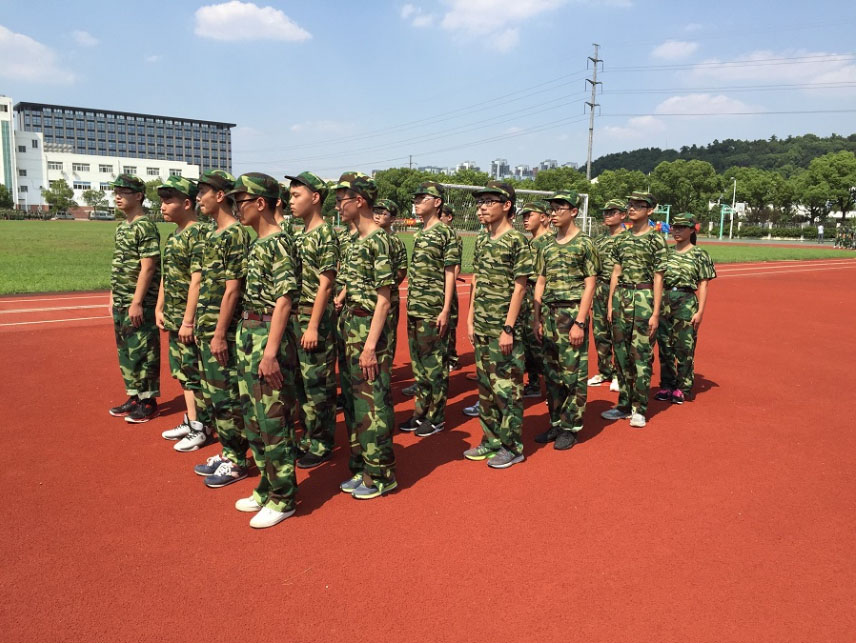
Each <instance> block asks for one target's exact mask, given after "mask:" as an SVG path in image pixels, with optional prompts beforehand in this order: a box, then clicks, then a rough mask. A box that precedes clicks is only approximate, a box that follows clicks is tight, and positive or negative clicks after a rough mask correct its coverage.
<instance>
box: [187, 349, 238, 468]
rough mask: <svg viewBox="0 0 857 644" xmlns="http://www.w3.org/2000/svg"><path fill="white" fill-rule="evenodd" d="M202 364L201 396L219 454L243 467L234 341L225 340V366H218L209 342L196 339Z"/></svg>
mask: <svg viewBox="0 0 857 644" xmlns="http://www.w3.org/2000/svg"><path fill="white" fill-rule="evenodd" d="M198 342H199V355H200V360H201V364H202V393H203V397H204V398H205V404H206V406H207V407H208V409H209V413H210V414H211V415H212V417H213V418H214V427H215V429H216V430H217V438H218V440H219V441H220V445H221V447H222V451H223V455H224V456H225V457H226V458H228V459H229V460H230V461H232V462H233V463H235V464H236V465H238V466H240V467H247V464H248V463H247V448H248V447H249V445H248V444H247V438H246V437H245V435H244V414H243V413H242V411H241V392H240V390H239V388H238V362H237V357H236V355H235V349H236V346H235V341H234V340H232V341H230V340H227V341H226V346H227V350H228V355H227V358H226V364H225V365H224V366H220V363H219V362H217V360H216V359H215V357H214V356H213V355H212V353H211V344H210V343H211V340H210V339H208V340H198Z"/></svg>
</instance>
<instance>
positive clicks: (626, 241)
mask: <svg viewBox="0 0 857 644" xmlns="http://www.w3.org/2000/svg"><path fill="white" fill-rule="evenodd" d="M655 205H656V204H655V198H654V196H652V194H651V193H648V192H633V193H631V195H630V196H629V197H628V218H629V220H630V223H631V228H629V229H628V230H626V231H624V232H623V233H621V234H620V235H617V237H616V241H615V243H614V244H613V248H612V249H610V259H611V260H612V261H613V262H614V263H615V265H614V266H613V273H612V274H611V276H610V296H609V299H608V306H609V308H608V311H607V317H608V318H609V319H610V321H611V323H612V331H613V353H614V355H615V356H616V367H617V369H618V371H619V402H618V404H617V405H616V406H615V407H612V408H611V409H608V410H607V411H604V412H602V413H601V416H602V417H603V418H606V419H607V420H619V419H621V418H630V419H631V423H630V425H631V427H645V426H646V409H647V408H648V404H649V385H650V384H651V380H652V358H653V352H652V348H653V346H652V343H653V342H654V339H655V333H656V332H657V329H658V320H659V318H660V310H661V296H662V293H663V280H662V275H661V274H660V273H657V272H656V271H655V269H656V268H657V266H658V265H659V263H660V262H661V261H662V260H663V259H664V258H665V257H666V252H667V243H666V240H665V239H664V236H663V235H662V234H661V233H659V232H658V231H657V230H655V229H654V228H653V227H652V226H650V225H649V218H650V217H651V215H652V213H653V212H654V209H655Z"/></svg>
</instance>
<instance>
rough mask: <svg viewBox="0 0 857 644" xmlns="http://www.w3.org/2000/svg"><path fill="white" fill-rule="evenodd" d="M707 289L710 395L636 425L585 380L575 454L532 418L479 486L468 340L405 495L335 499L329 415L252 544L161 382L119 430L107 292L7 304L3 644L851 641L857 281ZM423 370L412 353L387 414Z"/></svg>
mask: <svg viewBox="0 0 857 644" xmlns="http://www.w3.org/2000/svg"><path fill="white" fill-rule="evenodd" d="M59 223H60V224H61V225H62V224H64V223H65V222H59ZM70 225H71V226H81V227H88V225H85V224H73V223H72V224H70ZM0 230H3V229H2V228H0ZM4 232H5V231H4ZM0 236H4V235H2V234H0ZM4 243H8V240H6V239H4ZM711 249H712V250H714V246H712V247H711ZM5 254H6V253H5V251H2V252H0V257H2V256H5ZM75 266H77V264H75ZM718 273H719V277H718V279H717V280H715V281H714V282H713V283H712V285H711V289H710V299H709V305H708V307H707V309H706V317H705V323H704V324H703V327H702V329H701V339H700V345H699V349H698V352H697V374H698V376H697V385H696V390H697V397H696V400H695V401H693V402H691V403H688V404H685V405H682V406H674V405H669V404H667V403H659V402H652V403H651V405H650V408H649V414H650V420H649V423H648V426H647V427H646V428H645V429H642V430H634V429H630V428H629V427H628V424H627V422H622V421H620V422H616V423H612V424H611V423H608V422H607V421H604V420H602V419H601V418H600V415H599V413H600V412H601V411H604V410H605V409H607V408H608V407H609V406H610V405H612V404H613V403H614V402H615V396H616V395H615V394H611V393H610V392H609V391H608V390H607V388H606V387H599V388H592V389H590V390H589V392H590V398H589V405H588V408H587V412H586V416H585V422H586V425H585V429H584V431H583V432H582V437H583V442H582V443H581V444H579V445H577V446H576V447H575V448H574V449H572V450H570V451H568V452H557V451H555V450H553V449H551V447H550V446H549V445H548V446H543V445H537V444H535V443H534V442H533V440H532V439H533V436H534V435H535V434H537V433H539V432H541V431H543V430H544V428H545V426H546V422H547V410H546V407H545V406H544V404H543V403H542V402H541V401H539V400H534V399H526V411H525V420H524V441H525V453H526V456H527V460H526V462H525V463H523V464H521V465H516V466H515V467H513V468H511V469H508V470H492V469H490V468H488V467H487V466H485V464H484V463H478V462H477V463H474V462H470V461H466V460H465V459H464V458H463V457H462V456H461V452H462V450H464V449H466V448H467V447H469V446H471V445H474V444H475V443H476V442H477V441H478V438H479V435H480V429H479V425H478V421H477V420H475V419H470V418H467V417H465V416H463V415H462V414H461V409H462V407H464V406H465V405H469V404H471V403H472V402H473V401H474V397H475V394H474V383H473V382H472V381H470V380H468V379H467V378H466V375H467V374H468V373H471V372H472V371H473V354H472V349H471V348H470V346H469V344H468V343H467V340H466V339H465V338H464V336H463V333H461V334H460V337H459V349H460V351H461V353H462V358H463V364H464V367H463V369H461V370H459V371H457V372H455V373H454V374H453V376H452V379H451V385H450V394H451V395H450V404H449V408H448V409H447V417H446V419H447V428H448V429H447V430H446V431H444V432H442V433H440V434H436V435H434V436H431V437H429V438H426V439H419V438H416V437H415V436H412V435H403V434H397V435H396V436H395V438H394V440H395V446H396V457H397V461H398V472H399V482H400V487H399V489H398V490H397V491H396V492H395V493H393V494H391V495H390V496H387V497H384V498H382V499H379V500H375V501H369V502H360V501H355V500H354V499H352V498H350V497H348V496H347V495H344V494H341V493H339V492H338V488H337V485H338V483H339V482H340V481H342V480H344V479H346V478H347V477H348V476H349V472H348V468H347V455H346V454H345V450H344V449H343V448H342V447H341V446H342V445H343V444H344V442H345V441H344V428H343V426H342V416H341V414H340V415H339V425H338V427H337V431H338V432H339V434H338V436H337V439H338V444H339V445H340V447H339V448H338V449H337V451H336V453H335V457H334V459H333V460H332V461H331V462H328V463H326V464H324V465H322V466H321V467H319V468H317V469H314V470H311V471H309V472H307V471H305V470H299V472H298V481H299V484H300V488H299V491H298V497H299V506H298V512H297V514H296V515H295V516H294V517H292V518H290V519H288V520H287V521H285V522H284V523H282V524H281V525H279V526H277V527H275V528H272V529H269V530H263V531H254V530H252V529H251V528H249V527H248V525H247V521H248V515H245V514H241V513H239V512H236V511H235V510H234V509H233V503H234V501H235V500H236V499H237V498H239V497H242V496H247V495H248V494H249V492H250V490H251V489H252V487H253V486H254V485H255V483H256V480H255V479H254V478H250V479H249V480H245V481H241V482H238V483H236V484H234V485H232V486H229V487H226V488H222V489H220V490H212V489H208V488H206V487H205V486H204V485H202V481H201V479H200V478H199V477H197V476H195V475H194V474H193V472H192V466H193V465H194V464H196V463H199V462H201V461H203V460H204V459H205V458H206V457H208V456H210V455H213V454H215V453H216V451H217V447H216V446H214V445H212V446H208V447H206V448H203V449H202V450H201V451H199V452H196V453H191V454H179V453H176V452H174V451H173V450H172V449H171V448H172V444H171V443H168V442H166V441H164V440H163V439H161V438H160V432H161V431H162V430H163V429H166V428H169V427H173V426H174V425H175V424H176V423H177V421H178V420H179V419H180V417H181V411H180V410H181V405H182V401H181V395H180V390H179V388H178V387H177V386H176V384H175V382H174V381H171V380H169V379H167V378H166V377H164V378H163V379H162V385H163V386H162V389H163V393H164V395H163V397H162V399H161V401H162V403H163V407H162V409H163V414H162V416H161V417H160V418H158V419H156V420H154V421H152V422H150V423H148V424H145V425H139V426H133V425H129V424H126V423H124V422H123V421H122V420H121V419H115V418H112V417H110V416H109V415H108V414H107V408H108V407H109V406H110V405H112V404H115V403H116V402H117V401H121V400H124V395H123V390H122V386H121V379H120V377H119V371H118V368H117V365H116V357H115V349H114V344H113V331H112V325H111V322H110V320H109V318H108V317H107V315H106V309H105V307H106V302H107V296H106V294H105V293H104V292H98V293H87V294H82V293H76V294H74V293H63V294H57V295H43V296H23V297H8V296H7V297H3V298H0V365H2V370H3V386H2V387H0V407H2V409H3V412H4V415H3V418H4V421H3V431H2V432H0V436H2V446H3V453H4V454H6V465H5V466H4V467H3V468H2V469H0V482H2V485H3V489H4V501H5V502H4V506H3V520H2V522H0V551H2V553H3V558H2V560H3V565H2V567H0V588H2V589H3V597H4V600H3V602H0V625H2V633H3V636H4V639H7V640H24V641H40V640H62V641H69V640H76V641H81V640H83V641H98V640H123V641H124V640H153V641H165V640H170V641H175V640H177V641H183V640H211V641H224V640H228V641H243V640H247V639H250V640H269V639H270V640H277V641H295V640H309V641H313V640H319V641H334V640H355V641H364V640H372V641H376V640H377V641H387V640H389V641H412V640H442V641H447V640H457V641H458V640H465V641H470V640H498V641H509V640H527V641H539V640H546V641H576V640H599V641H600V640H609V641H613V640H628V641H649V640H655V641H661V640H663V641H700V640H704V641H723V640H729V641H744V640H750V641H854V639H855V613H854V605H855V548H854V545H855V432H854V427H855V406H854V391H855V371H854V355H855V317H854V308H855V262H854V260H853V259H845V258H843V257H841V256H840V258H839V259H834V260H821V261H802V262H782V263H764V264H750V263H748V264H741V265H723V264H720V265H718ZM459 295H460V297H461V304H462V308H463V314H464V313H466V301H467V300H466V296H467V289H466V285H465V287H463V288H462V289H461V291H460V293H459ZM404 323H405V320H404V318H402V328H401V330H400V333H402V334H404ZM462 331H463V329H462ZM592 362H593V360H592V358H591V360H590V364H592ZM163 364H164V367H163V370H162V371H163V372H164V373H165V371H166V356H164V362H163ZM656 364H657V363H656ZM591 372H592V371H591V369H590V373H591ZM655 373H656V377H657V366H656V369H655ZM410 377H411V374H410V368H409V366H407V346H406V343H405V342H401V341H400V342H399V353H398V355H397V361H396V368H395V371H394V401H395V403H396V420H397V422H402V421H404V420H405V419H406V418H407V417H408V416H409V413H410V410H411V409H412V407H411V402H410V401H409V400H406V399H404V398H403V397H402V396H401V393H400V392H401V388H402V387H403V386H405V385H407V384H410V382H411V380H410Z"/></svg>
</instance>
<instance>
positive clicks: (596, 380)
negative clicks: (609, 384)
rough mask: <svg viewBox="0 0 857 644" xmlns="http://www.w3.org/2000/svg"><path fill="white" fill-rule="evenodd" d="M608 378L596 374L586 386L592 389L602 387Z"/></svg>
mask: <svg viewBox="0 0 857 644" xmlns="http://www.w3.org/2000/svg"><path fill="white" fill-rule="evenodd" d="M605 380H606V378H605V377H604V376H602V375H601V374H600V373H596V374H595V375H594V376H592V377H591V378H590V379H589V380H587V381H586V384H587V385H589V386H590V387H600V386H601V383H602V382H604V381H605Z"/></svg>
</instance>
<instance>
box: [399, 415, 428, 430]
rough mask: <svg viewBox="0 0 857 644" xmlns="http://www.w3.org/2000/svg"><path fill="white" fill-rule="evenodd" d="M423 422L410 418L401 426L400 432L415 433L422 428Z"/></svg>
mask: <svg viewBox="0 0 857 644" xmlns="http://www.w3.org/2000/svg"><path fill="white" fill-rule="evenodd" d="M422 423H423V421H422V420H419V419H417V418H408V420H406V421H405V422H404V423H402V424H401V425H399V430H400V431H403V432H415V431H417V430H418V429H419V428H420V427H421V426H422Z"/></svg>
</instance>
